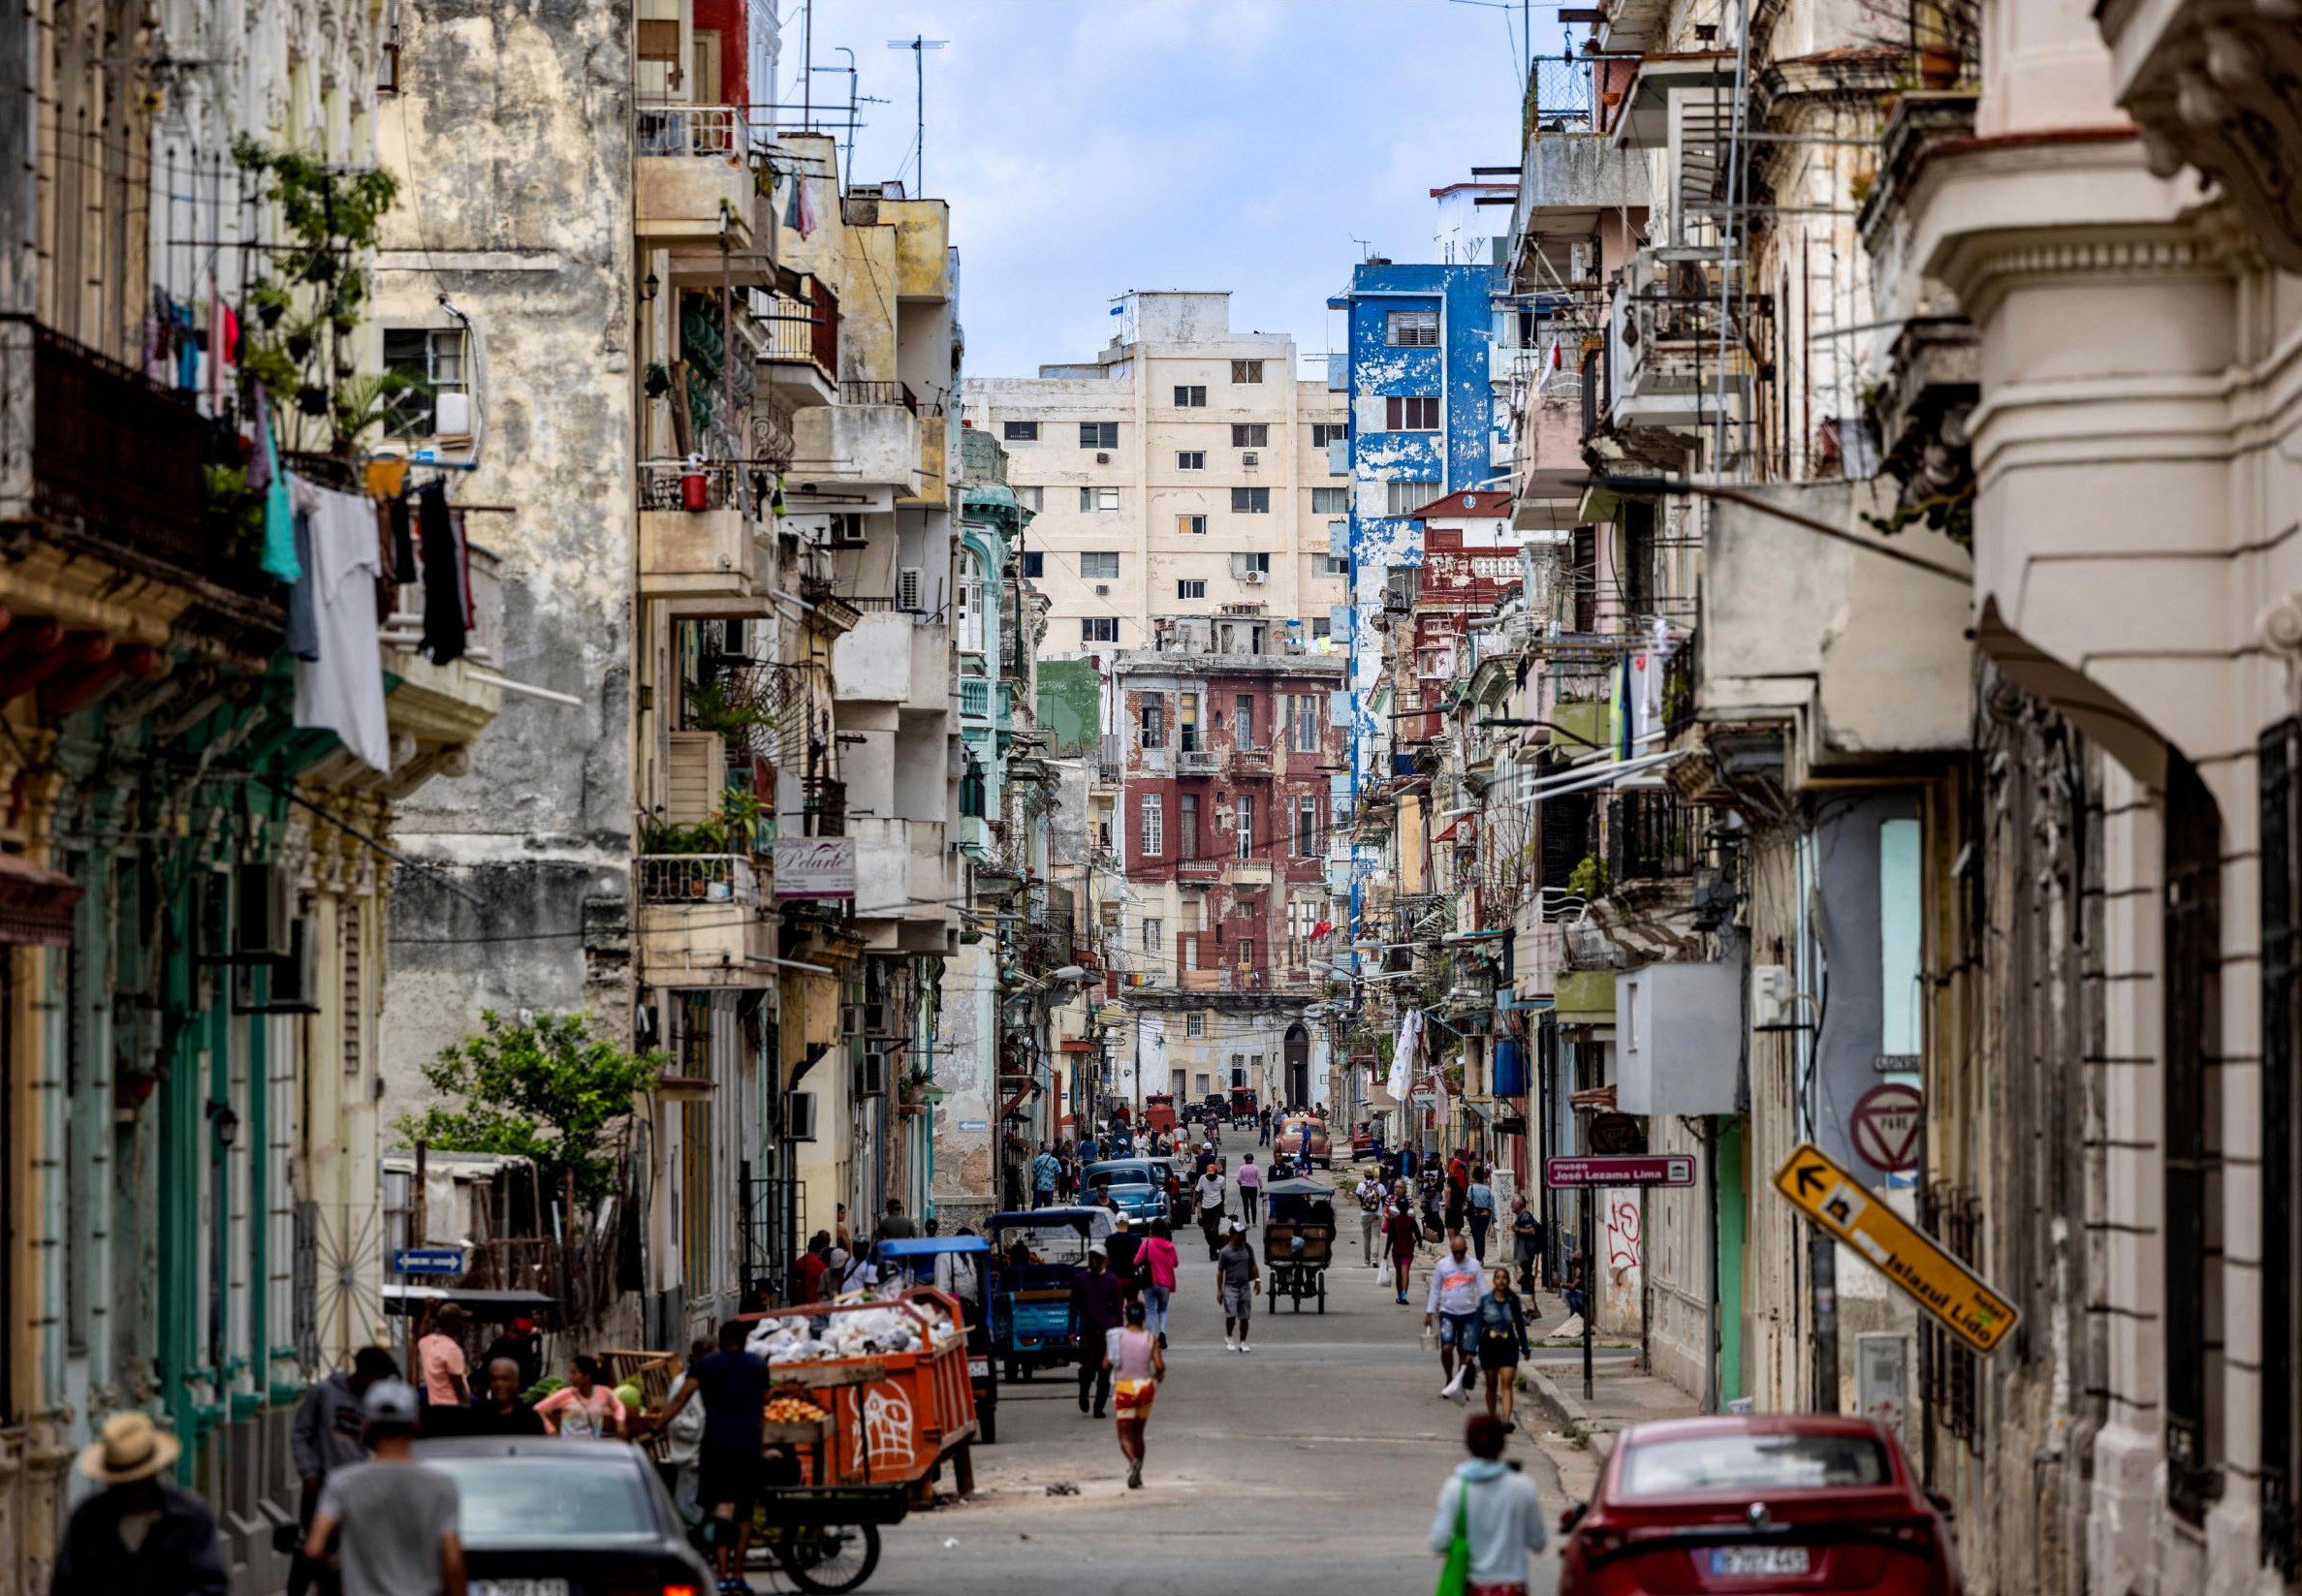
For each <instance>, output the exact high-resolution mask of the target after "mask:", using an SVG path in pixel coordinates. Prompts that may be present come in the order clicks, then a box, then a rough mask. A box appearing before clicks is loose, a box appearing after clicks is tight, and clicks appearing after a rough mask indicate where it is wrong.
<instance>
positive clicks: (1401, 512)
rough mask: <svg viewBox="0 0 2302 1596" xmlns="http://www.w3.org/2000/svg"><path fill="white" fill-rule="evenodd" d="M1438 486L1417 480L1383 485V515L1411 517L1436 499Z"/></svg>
mask: <svg viewBox="0 0 2302 1596" xmlns="http://www.w3.org/2000/svg"><path fill="white" fill-rule="evenodd" d="M1438 492H1439V488H1438V484H1436V483H1434V482H1424V481H1421V480H1417V481H1414V482H1403V483H1385V484H1383V501H1384V502H1383V513H1384V514H1385V515H1387V516H1411V515H1413V514H1414V513H1415V512H1416V511H1418V510H1420V509H1422V508H1423V507H1424V506H1425V505H1427V504H1429V503H1430V502H1431V501H1432V500H1433V499H1435V498H1437V497H1438Z"/></svg>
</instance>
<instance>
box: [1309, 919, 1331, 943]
mask: <svg viewBox="0 0 2302 1596" xmlns="http://www.w3.org/2000/svg"><path fill="white" fill-rule="evenodd" d="M1334 929H1335V922H1333V921H1332V920H1322V921H1320V922H1319V923H1317V924H1316V925H1313V926H1312V927H1311V928H1310V939H1311V941H1313V942H1316V941H1318V940H1319V938H1321V937H1323V936H1325V935H1326V934H1327V933H1328V932H1330V931H1332V930H1334Z"/></svg>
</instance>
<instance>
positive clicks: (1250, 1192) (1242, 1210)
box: [1238, 1153, 1263, 1225]
mask: <svg viewBox="0 0 2302 1596" xmlns="http://www.w3.org/2000/svg"><path fill="white" fill-rule="evenodd" d="M1240 1159H1241V1162H1240V1165H1239V1176H1238V1179H1239V1215H1240V1217H1241V1218H1242V1219H1245V1220H1246V1222H1247V1223H1248V1224H1250V1225H1252V1224H1253V1223H1254V1222H1255V1205H1256V1204H1258V1203H1260V1202H1261V1201H1262V1200H1263V1172H1262V1171H1261V1170H1258V1169H1256V1168H1255V1155H1254V1154H1253V1153H1242V1154H1241V1155H1240Z"/></svg>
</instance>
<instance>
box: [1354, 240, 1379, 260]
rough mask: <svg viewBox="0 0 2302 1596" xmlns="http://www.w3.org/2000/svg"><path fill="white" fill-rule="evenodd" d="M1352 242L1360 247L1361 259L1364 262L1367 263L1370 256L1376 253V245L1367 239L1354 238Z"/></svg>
mask: <svg viewBox="0 0 2302 1596" xmlns="http://www.w3.org/2000/svg"><path fill="white" fill-rule="evenodd" d="M1351 242H1352V243H1354V244H1357V245H1358V246H1359V259H1360V260H1362V261H1365V260H1366V259H1367V258H1368V257H1369V256H1371V255H1372V254H1373V253H1374V245H1373V244H1372V243H1370V242H1368V241H1367V240H1366V239H1365V238H1360V237H1353V238H1352V239H1351Z"/></svg>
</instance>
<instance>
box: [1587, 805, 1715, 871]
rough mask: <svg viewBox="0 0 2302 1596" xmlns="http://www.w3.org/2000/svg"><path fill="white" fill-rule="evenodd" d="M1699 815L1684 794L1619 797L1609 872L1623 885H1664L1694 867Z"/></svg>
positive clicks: (1610, 823) (1610, 825)
mask: <svg viewBox="0 0 2302 1596" xmlns="http://www.w3.org/2000/svg"><path fill="white" fill-rule="evenodd" d="M1696 821H1697V816H1696V812H1695V811H1694V810H1693V809H1691V808H1689V807H1688V806H1687V805H1686V804H1684V803H1681V802H1680V801H1679V798H1678V795H1677V794H1675V793H1671V792H1669V791H1667V790H1663V789H1656V788H1633V789H1632V790H1630V791H1629V792H1625V793H1621V794H1618V795H1617V796H1616V798H1615V808H1614V812H1613V814H1611V815H1610V816H1608V818H1607V873H1608V875H1609V877H1610V878H1611V879H1612V880H1613V881H1614V882H1616V883H1617V884H1618V885H1619V884H1621V883H1623V882H1627V881H1663V880H1668V879H1670V878H1671V877H1674V876H1683V875H1687V874H1688V873H1689V872H1690V871H1692V870H1693V868H1694V854H1695V843H1696V838H1697V834H1698V833H1697V826H1696Z"/></svg>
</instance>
